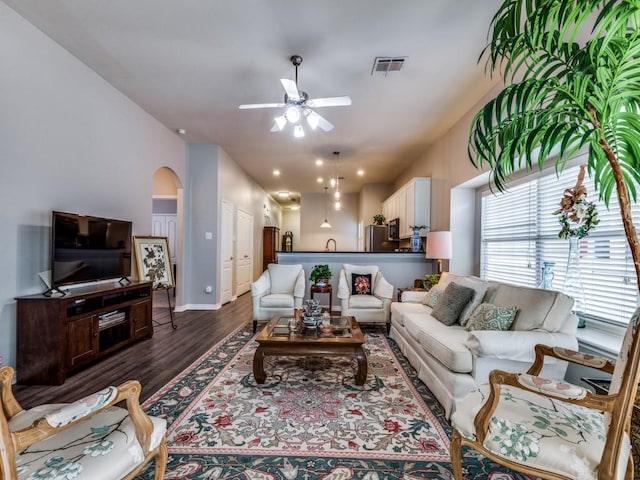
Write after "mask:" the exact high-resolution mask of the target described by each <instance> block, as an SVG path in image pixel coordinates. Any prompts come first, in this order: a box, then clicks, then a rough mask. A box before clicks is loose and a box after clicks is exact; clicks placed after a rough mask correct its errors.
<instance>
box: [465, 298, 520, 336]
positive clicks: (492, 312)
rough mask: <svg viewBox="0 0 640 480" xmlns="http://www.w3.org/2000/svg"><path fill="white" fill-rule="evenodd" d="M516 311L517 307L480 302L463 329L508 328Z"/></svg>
mask: <svg viewBox="0 0 640 480" xmlns="http://www.w3.org/2000/svg"><path fill="white" fill-rule="evenodd" d="M516 313H518V307H499V306H497V305H494V304H492V303H481V304H480V305H478V306H477V307H476V309H475V310H474V311H473V313H472V314H471V318H469V321H468V322H467V324H466V325H465V327H464V328H465V329H466V330H468V331H472V330H509V327H511V324H512V323H513V320H514V319H515V318H516Z"/></svg>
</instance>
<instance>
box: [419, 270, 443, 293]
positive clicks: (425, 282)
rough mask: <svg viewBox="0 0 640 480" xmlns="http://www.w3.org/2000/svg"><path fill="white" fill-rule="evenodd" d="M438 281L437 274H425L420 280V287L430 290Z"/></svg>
mask: <svg viewBox="0 0 640 480" xmlns="http://www.w3.org/2000/svg"><path fill="white" fill-rule="evenodd" d="M438 280H440V275H439V274H437V273H427V274H426V275H425V276H424V278H423V279H422V286H423V287H424V289H425V290H429V289H431V287H433V286H434V285H435V284H436V283H438Z"/></svg>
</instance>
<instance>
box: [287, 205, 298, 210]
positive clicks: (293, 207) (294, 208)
mask: <svg viewBox="0 0 640 480" xmlns="http://www.w3.org/2000/svg"><path fill="white" fill-rule="evenodd" d="M289 209H290V210H300V205H291V206H290V207H289Z"/></svg>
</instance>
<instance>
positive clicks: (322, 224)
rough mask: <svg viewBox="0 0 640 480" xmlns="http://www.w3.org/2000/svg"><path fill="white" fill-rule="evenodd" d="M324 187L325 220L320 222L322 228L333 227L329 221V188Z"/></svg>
mask: <svg viewBox="0 0 640 480" xmlns="http://www.w3.org/2000/svg"><path fill="white" fill-rule="evenodd" d="M328 188H329V187H324V222H322V223H321V224H320V228H331V224H330V223H329V222H328V221H327V189H328Z"/></svg>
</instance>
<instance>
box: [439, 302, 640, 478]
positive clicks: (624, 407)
mask: <svg viewBox="0 0 640 480" xmlns="http://www.w3.org/2000/svg"><path fill="white" fill-rule="evenodd" d="M639 323H640V308H638V309H637V310H636V311H635V313H634V314H633V316H632V318H631V321H630V323H629V326H628V327H627V332H626V334H625V337H624V340H623V343H622V348H621V350H620V355H619V356H618V359H617V361H616V362H615V364H614V363H613V362H611V361H609V360H607V359H606V358H601V357H597V356H594V355H587V354H583V353H580V352H574V351H571V350H567V349H564V348H557V347H548V346H544V345H537V346H536V360H535V361H534V363H533V365H532V366H531V368H530V369H529V371H528V372H527V373H526V374H516V373H507V372H503V371H500V370H494V371H492V372H491V374H490V376H489V384H486V385H483V386H481V387H480V388H478V389H477V390H474V391H472V392H471V393H470V394H469V395H468V396H467V397H466V398H465V399H464V400H463V402H462V404H461V405H460V406H458V409H457V410H456V411H455V412H454V414H453V415H452V416H451V423H452V426H453V433H452V436H451V464H452V467H453V473H454V478H455V479H456V480H462V478H463V473H462V457H461V453H462V450H461V447H462V445H467V446H469V447H471V448H473V449H474V450H477V451H479V452H481V453H482V454H483V455H485V456H487V457H489V458H491V459H492V460H495V461H496V462H498V463H500V464H502V465H505V466H508V467H509V468H511V469H514V470H518V471H521V472H524V473H526V474H528V475H532V476H534V477H539V478H545V479H565V480H569V479H580V480H596V479H597V480H605V479H606V480H613V479H623V478H625V479H631V478H633V460H632V457H631V439H630V428H631V410H632V408H633V406H634V401H635V398H636V392H637V386H638V381H639V380H640V358H639V357H640V335H639V333H638V332H639V330H638V326H639ZM544 356H551V357H555V358H557V359H560V360H564V361H568V362H572V363H576V364H580V365H584V366H586V367H590V368H593V369H596V370H600V371H602V372H605V373H610V374H612V379H611V386H610V388H609V392H608V394H607V395H596V394H593V393H591V392H590V391H589V390H587V389H586V388H584V387H582V386H578V385H571V384H568V383H565V382H558V381H550V380H545V379H544V378H541V377H539V376H538V374H539V373H540V370H541V368H542V361H543V357H544Z"/></svg>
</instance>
